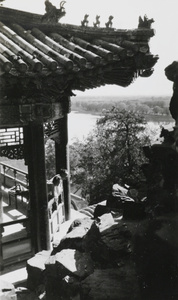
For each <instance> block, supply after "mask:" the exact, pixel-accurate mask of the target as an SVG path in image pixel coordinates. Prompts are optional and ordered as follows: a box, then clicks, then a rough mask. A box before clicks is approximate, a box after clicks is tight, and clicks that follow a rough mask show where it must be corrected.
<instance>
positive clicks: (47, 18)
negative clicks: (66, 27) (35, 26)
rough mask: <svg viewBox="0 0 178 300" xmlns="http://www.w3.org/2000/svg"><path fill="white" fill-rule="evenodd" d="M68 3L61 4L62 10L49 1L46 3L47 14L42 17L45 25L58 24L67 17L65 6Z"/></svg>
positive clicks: (62, 2)
mask: <svg viewBox="0 0 178 300" xmlns="http://www.w3.org/2000/svg"><path fill="white" fill-rule="evenodd" d="M65 3H66V1H61V2H60V8H56V6H54V5H53V4H52V3H51V2H50V1H49V0H46V1H45V10H46V13H45V14H44V15H43V16H42V18H41V21H42V22H43V23H51V24H56V23H58V21H59V20H60V19H61V18H62V17H64V16H65V14H66V12H65V8H64V4H65Z"/></svg>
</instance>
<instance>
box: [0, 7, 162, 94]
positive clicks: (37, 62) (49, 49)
mask: <svg viewBox="0 0 178 300" xmlns="http://www.w3.org/2000/svg"><path fill="white" fill-rule="evenodd" d="M153 36H154V30H153V29H151V28H149V26H146V27H145V25H144V24H143V25H142V24H140V25H139V28H136V29H133V30H119V29H114V28H109V27H108V28H100V27H88V26H76V25H69V24H61V23H57V24H49V23H44V22H42V16H41V15H38V14H31V13H27V12H22V11H18V10H13V9H9V8H5V7H0V71H1V72H0V75H1V86H0V88H1V90H3V86H6V91H7V86H8V87H9V88H10V87H12V85H13V82H14V85H17V84H18V85H19V90H18V93H19V95H21V94H22V95H23V92H25V91H23V87H24V86H25V85H26V93H27V90H28V89H29V92H30V90H31V88H32V86H33V85H34V86H35V89H37V90H38V89H40V85H44V90H45V87H46V86H48V90H49V89H50V82H52V85H53V87H54V85H55V86H57V89H56V93H59V91H61V92H64V91H68V93H69V94H70V93H71V91H72V90H83V91H84V90H85V89H91V88H95V87H99V86H102V85H106V84H116V85H120V86H123V87H127V86H128V85H129V84H131V83H132V82H133V80H134V78H136V77H137V76H143V77H148V76H150V75H151V74H152V72H153V66H154V65H155V63H156V62H157V59H158V56H155V55H152V54H151V52H150V48H149V40H150V38H151V37H153ZM10 78H11V79H13V80H14V81H13V80H12V81H11V83H10V82H9V79H10ZM25 80H26V81H25ZM27 86H28V87H27ZM34 86H33V91H34ZM16 93H17V91H16ZM53 93H54V88H53Z"/></svg>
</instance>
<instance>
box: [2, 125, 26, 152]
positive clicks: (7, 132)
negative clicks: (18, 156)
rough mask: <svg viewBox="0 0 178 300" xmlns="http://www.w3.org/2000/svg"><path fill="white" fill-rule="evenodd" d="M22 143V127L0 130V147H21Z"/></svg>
mask: <svg viewBox="0 0 178 300" xmlns="http://www.w3.org/2000/svg"><path fill="white" fill-rule="evenodd" d="M23 142H24V137H23V128H22V127H18V128H6V129H0V147H6V146H13V145H22V144H23Z"/></svg>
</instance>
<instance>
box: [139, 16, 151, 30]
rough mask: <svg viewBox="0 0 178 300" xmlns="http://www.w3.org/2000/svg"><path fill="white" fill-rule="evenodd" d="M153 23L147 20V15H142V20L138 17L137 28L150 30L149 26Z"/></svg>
mask: <svg viewBox="0 0 178 300" xmlns="http://www.w3.org/2000/svg"><path fill="white" fill-rule="evenodd" d="M153 22H154V20H153V19H148V17H147V15H144V19H142V17H139V23H138V28H148V29H150V28H151V24H152V23H153Z"/></svg>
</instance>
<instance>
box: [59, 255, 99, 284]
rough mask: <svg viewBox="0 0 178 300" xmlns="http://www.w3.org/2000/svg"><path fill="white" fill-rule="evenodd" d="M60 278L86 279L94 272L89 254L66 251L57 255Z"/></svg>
mask: <svg viewBox="0 0 178 300" xmlns="http://www.w3.org/2000/svg"><path fill="white" fill-rule="evenodd" d="M56 264H57V269H58V276H59V277H61V278H64V277H65V276H66V275H72V276H75V277H78V278H85V277H86V276H88V275H89V274H91V273H92V272H93V271H94V263H93V260H92V259H91V256H90V254H89V253H82V252H79V251H78V250H74V249H64V250H62V251H61V252H59V253H57V254H56Z"/></svg>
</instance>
